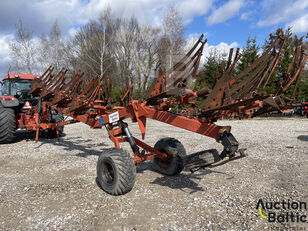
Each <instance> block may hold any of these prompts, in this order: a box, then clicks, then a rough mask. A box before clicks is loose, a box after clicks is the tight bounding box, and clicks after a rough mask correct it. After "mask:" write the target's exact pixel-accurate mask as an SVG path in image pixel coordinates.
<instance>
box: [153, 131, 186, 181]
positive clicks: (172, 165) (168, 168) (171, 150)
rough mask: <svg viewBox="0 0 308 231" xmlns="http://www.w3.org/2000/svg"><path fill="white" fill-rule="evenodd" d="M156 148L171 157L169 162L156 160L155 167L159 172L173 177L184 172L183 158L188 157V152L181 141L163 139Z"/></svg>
mask: <svg viewBox="0 0 308 231" xmlns="http://www.w3.org/2000/svg"><path fill="white" fill-rule="evenodd" d="M154 148H155V149H157V150H158V151H160V152H162V153H165V154H167V155H168V156H170V158H169V159H168V160H161V159H158V158H156V159H154V166H155V168H156V169H157V170H158V171H160V172H161V173H162V174H165V175H169V176H173V175H178V174H179V173H180V172H181V171H182V170H183V168H184V163H183V159H182V158H183V157H184V156H186V150H185V148H184V146H183V145H182V144H181V142H180V141H178V140H177V139H174V138H169V137H168V138H163V139H160V140H159V141H157V143H156V144H155V146H154ZM174 154H175V155H174Z"/></svg>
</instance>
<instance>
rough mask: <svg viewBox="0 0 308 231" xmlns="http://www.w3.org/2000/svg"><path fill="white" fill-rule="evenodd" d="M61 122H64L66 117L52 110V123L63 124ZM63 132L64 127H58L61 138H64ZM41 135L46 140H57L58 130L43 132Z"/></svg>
mask: <svg viewBox="0 0 308 231" xmlns="http://www.w3.org/2000/svg"><path fill="white" fill-rule="evenodd" d="M61 121H64V116H63V114H62V112H60V111H56V110H52V111H51V116H50V122H51V123H58V122H61ZM63 130H64V126H61V127H58V132H59V137H61V136H62V134H63ZM41 135H42V137H44V138H52V139H54V138H57V131H56V129H48V130H43V131H42V132H41Z"/></svg>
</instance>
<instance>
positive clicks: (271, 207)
mask: <svg viewBox="0 0 308 231" xmlns="http://www.w3.org/2000/svg"><path fill="white" fill-rule="evenodd" d="M256 209H258V210H259V213H260V215H261V217H263V218H267V220H268V222H279V223H286V222H297V223H299V222H304V223H308V219H307V215H306V212H307V204H306V202H297V201H290V200H287V201H285V200H282V201H263V200H262V199H259V201H258V203H257V206H256Z"/></svg>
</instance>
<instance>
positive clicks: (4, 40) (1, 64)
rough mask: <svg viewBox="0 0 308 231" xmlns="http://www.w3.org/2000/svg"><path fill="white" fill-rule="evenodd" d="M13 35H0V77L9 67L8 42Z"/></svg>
mask: <svg viewBox="0 0 308 231" xmlns="http://www.w3.org/2000/svg"><path fill="white" fill-rule="evenodd" d="M12 38H13V35H12V34H8V35H0V47H1V49H0V77H2V76H3V75H4V74H5V73H4V72H6V71H8V68H9V65H8V64H9V62H10V61H11V58H10V48H9V42H10V41H11V40H12Z"/></svg>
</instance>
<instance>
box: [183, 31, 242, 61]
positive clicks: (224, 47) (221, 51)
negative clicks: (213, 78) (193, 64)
mask: <svg viewBox="0 0 308 231" xmlns="http://www.w3.org/2000/svg"><path fill="white" fill-rule="evenodd" d="M203 34H205V35H206V34H207V33H203ZM199 37H200V34H190V35H189V36H188V39H187V44H186V50H189V49H191V47H192V46H193V45H194V44H195V43H196V41H197V40H198V39H199ZM238 46H239V44H238V43H237V42H232V43H230V44H228V43H225V42H221V43H219V44H217V45H211V44H208V43H206V44H205V45H204V49H203V55H202V57H201V60H200V67H202V66H203V65H204V64H205V62H206V59H207V58H208V57H209V56H210V55H211V53H213V52H217V55H218V56H225V55H228V54H229V50H230V48H236V47H238ZM233 56H235V52H233ZM227 58H228V56H227Z"/></svg>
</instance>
